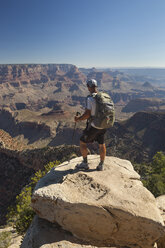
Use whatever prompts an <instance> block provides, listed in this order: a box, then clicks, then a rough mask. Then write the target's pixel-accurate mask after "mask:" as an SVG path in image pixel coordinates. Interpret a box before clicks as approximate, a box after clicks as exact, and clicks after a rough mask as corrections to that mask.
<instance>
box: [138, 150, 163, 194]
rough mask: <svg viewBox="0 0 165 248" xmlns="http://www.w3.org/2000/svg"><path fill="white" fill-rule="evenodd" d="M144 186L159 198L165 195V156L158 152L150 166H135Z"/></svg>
mask: <svg viewBox="0 0 165 248" xmlns="http://www.w3.org/2000/svg"><path fill="white" fill-rule="evenodd" d="M134 168H135V170H136V171H137V172H138V173H139V174H140V175H141V178H142V182H143V184H144V186H145V187H146V188H147V189H148V190H149V191H151V192H152V194H153V195H154V196H155V197H157V196H159V195H163V194H165V155H164V154H163V152H157V153H156V154H155V156H154V157H153V160H152V162H151V163H149V164H139V165H138V164H135V165H134Z"/></svg>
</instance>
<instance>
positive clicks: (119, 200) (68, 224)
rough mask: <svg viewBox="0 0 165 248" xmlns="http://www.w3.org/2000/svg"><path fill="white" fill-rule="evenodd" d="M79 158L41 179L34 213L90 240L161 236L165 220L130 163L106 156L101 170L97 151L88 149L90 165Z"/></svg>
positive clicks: (148, 242)
mask: <svg viewBox="0 0 165 248" xmlns="http://www.w3.org/2000/svg"><path fill="white" fill-rule="evenodd" d="M81 160H82V158H76V159H73V160H71V161H69V162H65V163H63V164H61V165H60V166H59V167H58V168H56V169H53V170H51V171H50V172H49V173H48V174H47V175H46V176H45V177H44V178H43V179H41V180H40V181H39V183H38V184H37V186H36V188H35V191H34V193H33V197H32V207H33V208H34V210H35V211H36V213H37V214H38V215H39V216H40V217H41V218H44V219H47V220H48V221H50V222H53V223H54V222H57V223H58V224H59V225H60V226H61V227H62V228H63V229H65V230H68V231H70V232H71V233H72V234H73V235H74V236H76V237H79V238H80V239H82V240H85V241H88V242H90V244H92V245H98V246H110V245H111V246H127V247H136V246H137V247H143V248H147V247H152V245H153V243H154V242H155V241H156V240H157V239H158V238H159V237H160V236H163V233H164V228H163V220H162V218H161V215H160V212H159V209H158V208H157V206H156V201H155V198H154V196H153V195H152V194H151V193H150V192H149V191H148V190H147V189H146V188H145V187H143V184H142V182H141V181H140V176H139V175H138V174H137V173H136V172H135V171H134V169H133V167H132V165H131V163H130V162H129V161H127V160H122V159H119V158H115V157H106V160H105V170H104V171H102V172H98V171H96V169H95V168H96V166H97V165H98V163H99V156H96V155H90V156H89V166H90V169H89V170H88V171H78V170H76V169H74V168H75V165H76V164H77V163H79V162H81Z"/></svg>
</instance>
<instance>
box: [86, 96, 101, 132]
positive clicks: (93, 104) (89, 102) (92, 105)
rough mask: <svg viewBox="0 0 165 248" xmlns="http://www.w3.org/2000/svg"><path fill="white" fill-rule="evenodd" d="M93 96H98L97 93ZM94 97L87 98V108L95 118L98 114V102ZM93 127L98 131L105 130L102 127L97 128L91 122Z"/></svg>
mask: <svg viewBox="0 0 165 248" xmlns="http://www.w3.org/2000/svg"><path fill="white" fill-rule="evenodd" d="M92 95H93V96H95V95H97V93H93V94H92ZM93 96H87V104H86V108H87V109H89V110H90V111H91V116H95V113H96V100H95V98H94V97H93ZM91 126H92V127H94V128H97V129H103V128H100V127H96V126H95V124H94V123H93V122H91Z"/></svg>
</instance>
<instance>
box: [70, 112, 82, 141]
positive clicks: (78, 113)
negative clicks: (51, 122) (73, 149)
mask: <svg viewBox="0 0 165 248" xmlns="http://www.w3.org/2000/svg"><path fill="white" fill-rule="evenodd" d="M79 115H81V114H80V112H77V113H76V116H79ZM76 124H77V122H75V124H74V129H73V135H72V141H71V145H73V138H74V135H75V130H76Z"/></svg>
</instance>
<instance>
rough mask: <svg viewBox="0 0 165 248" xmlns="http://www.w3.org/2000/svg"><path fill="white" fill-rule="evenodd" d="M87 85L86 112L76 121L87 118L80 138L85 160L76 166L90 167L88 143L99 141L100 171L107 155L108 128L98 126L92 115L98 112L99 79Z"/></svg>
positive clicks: (86, 168) (81, 167)
mask: <svg viewBox="0 0 165 248" xmlns="http://www.w3.org/2000/svg"><path fill="white" fill-rule="evenodd" d="M87 87H88V90H89V92H90V95H89V96H88V97H87V105H86V109H85V112H84V113H83V115H81V116H80V117H78V116H75V122H79V121H83V120H87V126H86V128H85V130H84V132H83V135H82V136H81V138H80V151H81V154H82V156H83V161H82V163H81V164H78V165H77V166H76V168H78V169H85V170H88V169H89V166H88V160H87V155H88V150H87V143H92V142H94V141H97V142H98V143H99V152H100V163H99V165H98V166H97V168H96V169H97V170H98V171H102V170H103V166H104V160H105V155H106V146H105V143H104V134H105V132H106V129H101V128H99V127H96V126H95V125H94V123H93V122H92V117H93V116H94V115H95V112H96V100H95V98H94V97H93V96H95V95H96V94H97V81H96V80H95V79H91V80H88V81H87Z"/></svg>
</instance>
